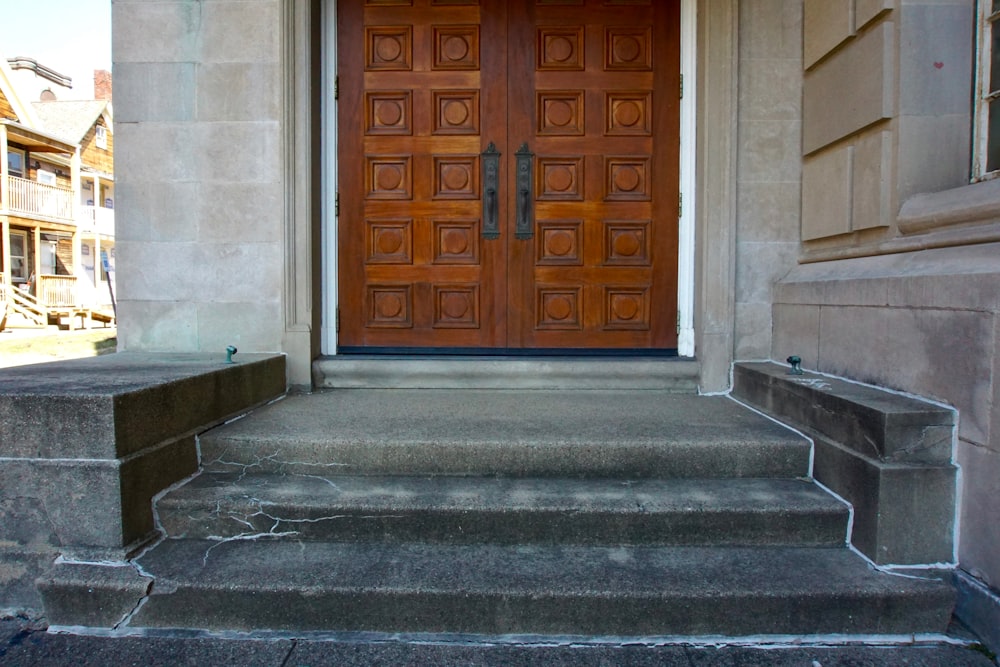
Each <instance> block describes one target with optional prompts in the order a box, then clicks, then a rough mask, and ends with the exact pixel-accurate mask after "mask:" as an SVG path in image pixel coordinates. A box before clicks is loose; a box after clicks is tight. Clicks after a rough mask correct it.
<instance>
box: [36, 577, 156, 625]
mask: <svg viewBox="0 0 1000 667" xmlns="http://www.w3.org/2000/svg"><path fill="white" fill-rule="evenodd" d="M56 581H58V583H57V584H56V583H55V582H56ZM152 585H153V579H152V578H151V577H147V576H144V575H142V574H140V573H139V572H138V571H137V570H136V568H135V567H134V566H132V565H127V564H124V563H122V564H121V566H120V567H113V566H108V565H86V564H76V563H72V564H58V563H57V564H56V565H55V566H53V567H52V568H51V569H50V570H49V572H48V573H46V575H45V576H43V577H40V578H39V580H38V588H39V591H40V592H41V594H42V598H43V599H44V601H45V618H46V620H47V621H48V622H49V624H50V625H60V624H66V623H69V624H73V625H81V626H90V627H98V628H114V627H115V626H117V625H118V624H119V623H122V622H123V621H125V620H126V619H127V618H128V617H129V615H130V614H131V613H132V612H133V611H134V610H135V608H136V605H138V604H139V601H140V600H142V599H143V598H144V597H145V596H146V595H147V594H148V593H149V590H150V588H152Z"/></svg>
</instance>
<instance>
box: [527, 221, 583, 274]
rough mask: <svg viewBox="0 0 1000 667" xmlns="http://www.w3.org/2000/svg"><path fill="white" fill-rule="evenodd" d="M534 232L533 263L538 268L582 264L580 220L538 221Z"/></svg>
mask: <svg viewBox="0 0 1000 667" xmlns="http://www.w3.org/2000/svg"><path fill="white" fill-rule="evenodd" d="M535 229H536V232H535V263H536V264H537V265H540V266H560V265H562V266H581V265H582V264H583V221H582V220H539V221H538V224H537V225H536V228H535Z"/></svg>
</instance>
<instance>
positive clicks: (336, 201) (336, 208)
mask: <svg viewBox="0 0 1000 667" xmlns="http://www.w3.org/2000/svg"><path fill="white" fill-rule="evenodd" d="M333 217H335V218H339V217H340V193H339V192H337V193H335V194H334V195H333Z"/></svg>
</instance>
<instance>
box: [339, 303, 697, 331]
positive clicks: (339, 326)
mask: <svg viewBox="0 0 1000 667" xmlns="http://www.w3.org/2000/svg"><path fill="white" fill-rule="evenodd" d="M333 319H334V322H333V328H334V330H335V331H336V332H337V333H340V306H337V312H336V313H335V314H334V317H333ZM678 331H680V330H679V329H678Z"/></svg>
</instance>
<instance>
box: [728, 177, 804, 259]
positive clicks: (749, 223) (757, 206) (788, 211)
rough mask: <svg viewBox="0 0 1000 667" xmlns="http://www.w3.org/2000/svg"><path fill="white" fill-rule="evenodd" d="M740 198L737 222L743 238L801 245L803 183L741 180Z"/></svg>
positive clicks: (739, 232)
mask: <svg viewBox="0 0 1000 667" xmlns="http://www.w3.org/2000/svg"><path fill="white" fill-rule="evenodd" d="M737 198H738V202H737V207H736V208H737V211H738V219H737V221H736V224H737V229H738V232H737V233H738V235H739V238H740V240H741V241H748V242H750V241H755V242H772V241H783V242H791V243H795V244H798V241H799V224H800V220H801V217H800V215H799V209H800V206H801V202H802V199H801V198H802V189H801V185H800V184H799V182H797V181H796V182H789V183H759V182H741V183H740V184H739V191H738V192H737Z"/></svg>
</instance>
